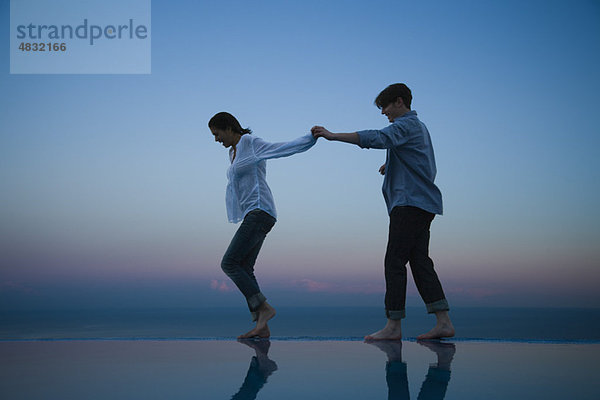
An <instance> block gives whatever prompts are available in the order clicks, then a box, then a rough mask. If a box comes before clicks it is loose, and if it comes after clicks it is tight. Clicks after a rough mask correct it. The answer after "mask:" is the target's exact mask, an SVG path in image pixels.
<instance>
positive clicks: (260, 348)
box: [238, 339, 271, 356]
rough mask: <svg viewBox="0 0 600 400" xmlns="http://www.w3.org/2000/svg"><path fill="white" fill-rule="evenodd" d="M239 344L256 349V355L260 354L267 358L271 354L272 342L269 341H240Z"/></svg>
mask: <svg viewBox="0 0 600 400" xmlns="http://www.w3.org/2000/svg"><path fill="white" fill-rule="evenodd" d="M238 342H240V343H242V344H245V345H246V346H248V347H250V348H252V349H254V351H256V355H259V354H260V355H264V356H266V355H267V354H268V353H269V348H270V347H271V341H270V340H269V339H258V340H256V339H254V340H253V339H238Z"/></svg>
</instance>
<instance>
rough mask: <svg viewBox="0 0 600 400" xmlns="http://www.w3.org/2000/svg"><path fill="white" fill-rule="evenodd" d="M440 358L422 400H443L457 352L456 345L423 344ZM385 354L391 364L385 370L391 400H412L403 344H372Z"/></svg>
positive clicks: (421, 393) (431, 370)
mask: <svg viewBox="0 0 600 400" xmlns="http://www.w3.org/2000/svg"><path fill="white" fill-rule="evenodd" d="M418 343H419V344H420V345H422V346H425V347H427V348H428V349H429V350H431V351H433V352H434V353H435V354H436V356H437V363H436V364H431V365H430V366H429V371H428V372H427V376H426V377H425V380H424V381H423V384H422V385H421V390H420V391H419V396H418V397H417V399H418V400H443V399H444V397H445V396H446V389H447V388H448V382H449V381H450V364H451V363H452V358H453V357H454V353H455V352H456V348H455V346H454V343H441V342H429V341H419V342H418ZM369 344H372V345H373V346H375V347H377V348H378V349H380V350H381V351H383V352H384V353H385V354H386V355H387V357H388V361H387V364H386V366H385V380H386V382H387V385H388V400H409V399H410V394H409V391H408V377H407V374H406V369H407V367H406V363H405V362H403V361H402V342H399V341H398V342H394V341H376V342H369Z"/></svg>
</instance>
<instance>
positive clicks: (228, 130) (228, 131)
mask: <svg viewBox="0 0 600 400" xmlns="http://www.w3.org/2000/svg"><path fill="white" fill-rule="evenodd" d="M208 127H209V129H210V131H211V132H212V134H213V135H214V136H215V141H217V142H220V143H222V144H223V146H225V147H230V146H232V145H233V146H235V145H236V144H237V142H238V141H239V140H240V137H241V135H245V134H247V133H252V131H251V130H250V129H248V128H246V129H244V128H242V126H241V125H240V123H239V121H238V120H237V119H236V118H235V117H234V116H233V115H231V114H229V113H228V112H224V111H223V112H220V113H217V114H215V115H214V116H213V117H212V118H211V119H210V121H208Z"/></svg>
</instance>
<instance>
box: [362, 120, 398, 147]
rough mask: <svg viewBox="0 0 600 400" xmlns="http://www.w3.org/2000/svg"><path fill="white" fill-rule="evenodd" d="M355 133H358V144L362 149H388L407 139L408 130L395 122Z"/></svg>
mask: <svg viewBox="0 0 600 400" xmlns="http://www.w3.org/2000/svg"><path fill="white" fill-rule="evenodd" d="M356 133H358V139H359V144H358V145H359V146H360V147H362V148H363V149H389V148H392V147H396V146H401V145H403V144H404V143H406V142H407V141H408V139H409V135H408V133H409V132H408V130H406V129H403V127H402V125H401V124H397V123H396V124H391V125H389V126H386V127H385V128H383V129H369V130H365V131H358V132H356Z"/></svg>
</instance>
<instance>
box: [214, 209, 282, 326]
mask: <svg viewBox="0 0 600 400" xmlns="http://www.w3.org/2000/svg"><path fill="white" fill-rule="evenodd" d="M275 221H276V220H275V218H273V217H272V216H271V215H269V214H268V213H266V212H264V211H263V210H259V209H256V210H253V211H250V212H249V213H248V214H246V216H245V217H244V221H242V224H241V225H240V227H239V228H238V230H237V232H236V233H235V235H234V236H233V239H231V243H230V244H229V247H228V248H227V251H226V252H225V255H224V256H223V260H222V261H221V268H222V269H223V272H225V273H226V274H227V276H228V277H229V278H230V279H231V280H232V281H233V283H235V285H236V286H237V287H238V289H240V292H242V294H243V295H244V297H245V298H246V301H247V302H248V308H249V309H250V312H251V313H252V319H253V320H256V317H257V315H256V310H257V309H258V308H259V307H260V305H261V304H262V303H264V302H265V301H266V300H267V299H266V297H265V296H264V295H263V294H262V293H261V292H260V288H259V287H258V282H257V281H256V277H255V276H254V264H255V263H256V257H258V252H259V251H260V248H261V247H262V244H263V242H264V241H265V238H266V237H267V233H269V232H270V231H271V228H273V225H275Z"/></svg>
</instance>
